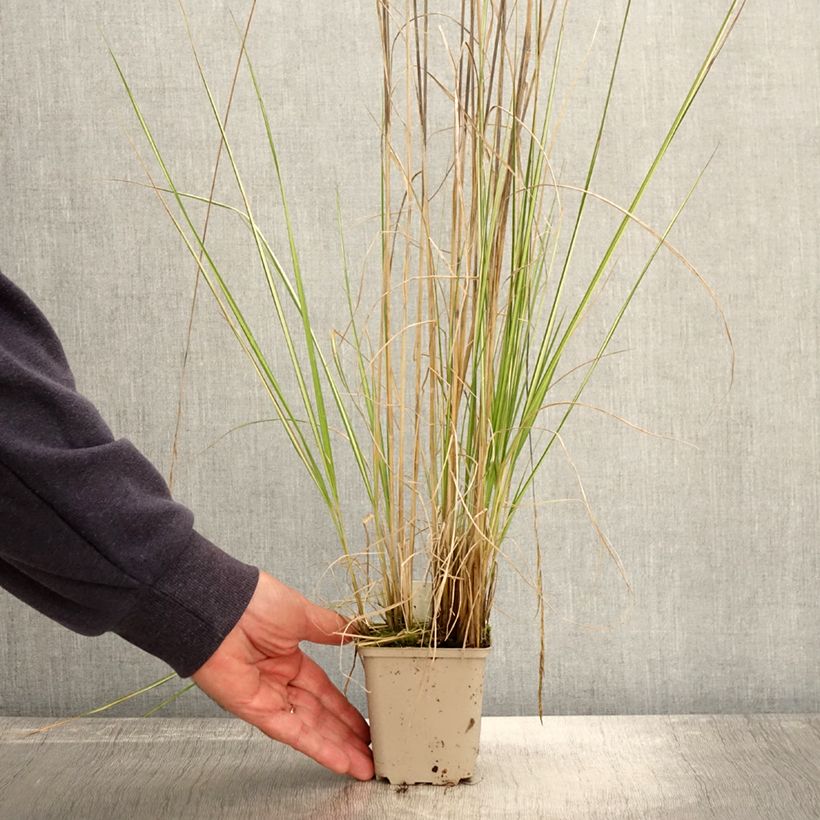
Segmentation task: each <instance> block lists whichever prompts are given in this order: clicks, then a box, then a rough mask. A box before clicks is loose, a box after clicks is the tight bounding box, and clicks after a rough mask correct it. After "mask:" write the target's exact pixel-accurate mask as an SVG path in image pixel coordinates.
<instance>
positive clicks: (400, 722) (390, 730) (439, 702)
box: [359, 646, 490, 785]
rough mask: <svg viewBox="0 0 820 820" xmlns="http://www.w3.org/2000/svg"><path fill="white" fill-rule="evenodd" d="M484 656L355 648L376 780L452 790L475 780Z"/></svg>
mask: <svg viewBox="0 0 820 820" xmlns="http://www.w3.org/2000/svg"><path fill="white" fill-rule="evenodd" d="M489 651H490V647H483V648H466V649H462V648H455V649H451V648H446V649H445V648H438V647H434V648H430V647H417V646H407V647H405V646H362V647H359V655H360V656H361V658H362V663H363V665H364V676H365V687H366V688H367V709H368V713H369V715H370V736H371V740H372V744H373V760H374V763H375V768H376V777H377V778H384V779H386V780H388V781H390V783H393V784H405V783H406V784H412V783H433V784H436V785H452V784H455V783H458V782H459V781H460V780H464V779H466V778H469V777H471V776H472V775H473V772H474V770H475V765H476V759H477V758H478V747H479V739H480V736H481V704H482V700H483V696H484V666H485V660H486V658H487V655H488V653H489Z"/></svg>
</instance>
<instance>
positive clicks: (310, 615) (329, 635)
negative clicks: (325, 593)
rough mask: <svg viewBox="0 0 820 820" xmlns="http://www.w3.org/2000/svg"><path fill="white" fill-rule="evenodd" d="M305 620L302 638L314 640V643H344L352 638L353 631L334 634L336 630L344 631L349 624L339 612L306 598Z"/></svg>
mask: <svg viewBox="0 0 820 820" xmlns="http://www.w3.org/2000/svg"><path fill="white" fill-rule="evenodd" d="M304 614H305V620H304V629H303V633H304V634H303V636H302V640H305V641H313V643H327V644H337V645H338V644H343V643H348V642H349V641H350V640H351V639H352V633H350V632H348V633H347V634H346V635H334V634H333V633H334V632H342V631H343V630H344V628H345V627H346V626H347V624H348V621H347V620H345V618H343V617H342V616H341V615H340V614H339V613H338V612H334V611H333V610H332V609H325V608H324V607H323V606H319V605H318V604H314V603H313V602H312V601H309V600H308V599H307V598H305V612H304Z"/></svg>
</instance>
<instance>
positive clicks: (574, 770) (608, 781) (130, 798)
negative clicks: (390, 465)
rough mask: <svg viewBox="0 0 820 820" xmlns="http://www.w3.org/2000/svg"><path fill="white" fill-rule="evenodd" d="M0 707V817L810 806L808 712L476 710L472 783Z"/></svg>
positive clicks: (813, 740) (158, 724)
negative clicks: (381, 775)
mask: <svg viewBox="0 0 820 820" xmlns="http://www.w3.org/2000/svg"><path fill="white" fill-rule="evenodd" d="M45 722H46V721H44V720H43V719H42V718H36V719H33V718H0V818H2V819H3V820H7V818H8V820H24V819H25V818H38V820H40V818H43V820H45V818H55V819H56V818H60V820H66V819H72V818H81V819H82V820H97V818H123V820H137V818H150V820H160V818H188V817H190V818H194V817H195V818H210V817H247V818H255V817H260V818H262V817H264V818H274V817H287V818H297V817H306V818H307V817H310V818H333V820H339V819H340V818H346V817H355V818H374V819H376V818H377V819H378V820H392V819H393V818H405V817H429V818H441V817H458V818H463V820H472V818H476V817H481V818H484V817H486V818H494V817H522V818H585V820H586V819H587V818H622V817H623V818H626V817H629V818H644V817H645V818H666V819H667V820H678V819H680V820H684V818H685V820H697V818H709V817H719V818H738V819H739V820H756V818H784V820H802V819H803V818H815V819H816V818H820V715H722V716H712V715H688V716H671V717H668V716H623V717H622V716H608V717H580V716H579V717H545V718H544V724H543V726H542V725H541V724H540V723H539V721H538V718H537V717H485V718H484V719H483V721H482V728H481V755H480V757H479V764H478V770H477V774H476V777H475V778H474V780H475V782H473V783H464V784H461V785H459V786H455V787H446V786H410V787H406V788H404V789H402V788H401V787H396V786H391V785H389V784H388V783H386V782H384V781H378V782H377V781H370V782H369V783H360V782H358V781H355V780H352V779H351V778H347V777H340V776H337V775H334V774H332V773H331V772H328V771H327V770H325V769H323V768H322V767H320V766H319V765H317V764H316V763H314V762H313V761H312V760H309V759H308V758H305V757H303V756H301V755H299V754H298V753H296V752H294V751H293V750H292V749H290V748H288V747H285V746H282V745H280V744H277V743H273V742H272V741H269V740H268V739H267V738H265V737H264V736H262V735H261V734H260V733H258V732H256V731H255V730H253V729H251V728H250V727H249V726H246V725H245V724H243V723H240V722H239V721H236V720H230V719H208V720H204V719H179V718H177V719H163V718H149V719H134V718H132V719H119V720H117V719H108V718H91V719H86V720H77V721H74V722H72V723H70V724H68V725H66V726H64V727H61V728H59V729H55V730H52V731H51V732H48V733H45V734H35V735H31V734H29V733H30V732H31V730H32V729H34V728H36V727H38V726H41V725H43V724H44V723H45Z"/></svg>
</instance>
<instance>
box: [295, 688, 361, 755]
mask: <svg viewBox="0 0 820 820" xmlns="http://www.w3.org/2000/svg"><path fill="white" fill-rule="evenodd" d="M288 699H289V700H290V703H291V705H292V706H293V707H294V708H295V714H298V715H299V716H300V717H301V718H302V720H304V721H305V723H307V724H308V726H310V727H311V728H312V729H316V730H317V731H318V732H319V733H320V734H322V735H323V736H324V737H326V738H328V739H330V740H332V741H333V742H334V743H336V745H337V746H339V747H340V748H342V749H344V750H345V751H346V752H348V754H350V753H351V752H354V751H355V752H358V753H359V754H360V755H363V756H364V757H365V758H366V759H367V760H371V759H372V757H373V753H372V752H371V750H370V746H368V744H367V743H365V741H364V740H362V738H361V737H359V735H357V734H356V733H355V732H354V731H353V730H352V729H351V728H350V727H349V726H348V725H347V724H346V723H345V722H344V721H343V720H340V719H339V717H337V716H336V715H334V714H333V713H332V712H330V711H329V710H328V709H326V708H325V707H324V706H322V704H321V703H320V701H319V699H318V698H317V697H316V696H315V695H314V694H313V693H312V692H308V691H306V690H305V689H300V688H299V687H298V686H288Z"/></svg>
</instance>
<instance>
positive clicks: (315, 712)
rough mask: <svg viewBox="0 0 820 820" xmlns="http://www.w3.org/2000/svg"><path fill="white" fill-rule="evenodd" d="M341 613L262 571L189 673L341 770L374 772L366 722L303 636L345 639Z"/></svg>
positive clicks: (274, 732) (245, 715)
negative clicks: (231, 623) (221, 635)
mask: <svg viewBox="0 0 820 820" xmlns="http://www.w3.org/2000/svg"><path fill="white" fill-rule="evenodd" d="M345 624H346V621H345V619H344V618H343V617H342V616H341V615H339V614H338V613H336V612H333V611H332V610H330V609H324V608H323V607H320V606H318V605H317V604H314V603H312V602H310V601H308V600H307V599H306V598H305V597H304V596H303V595H302V594H301V593H299V592H298V591H297V590H295V589H293V588H291V587H289V586H287V585H286V584H283V583H282V582H281V581H278V580H277V579H276V578H274V577H273V576H272V575H269V574H268V573H266V572H261V571H260V573H259V582H258V584H257V586H256V591H255V592H254V594H253V597H252V598H251V600H250V603H249V604H248V607H247V609H246V610H245V612H244V614H243V615H242V617H241V618H240V619H239V621H238V622H237V624H236V626H235V627H234V628H233V630H231V632H230V633H228V635H227V637H226V638H225V640H224V641H223V642H222V644H221V645H220V647H219V649H217V650H216V652H215V653H214V654H213V655H212V656H211V657H210V659H209V660H208V661H206V663H205V664H203V665H202V666H201V667H200V668H199V669H198V670H197V671H196V672H195V673H194V674H193V675H192V678H193V681H194V683H196V685H197V686H198V687H199V688H200V689H202V691H203V692H205V694H206V695H208V696H209V697H210V698H211V699H212V700H214V701H216V702H217V703H218V704H219V705H220V706H222V707H223V708H224V709H227V710H228V711H229V712H232V713H233V714H235V715H236V716H237V717H240V718H242V719H243V720H245V721H247V722H248V723H251V724H253V725H254V726H256V727H258V728H259V729H261V730H262V731H263V732H264V733H265V734H266V735H268V736H269V737H272V738H273V739H274V740H279V741H281V742H282V743H287V744H288V745H289V746H292V747H293V748H294V749H296V750H298V751H300V752H302V753H303V754H306V755H308V756H309V757H312V758H313V759H314V760H315V761H317V762H318V763H321V764H322V765H323V766H326V767H327V768H328V769H330V770H331V771H334V772H337V773H338V774H350V775H351V776H353V777H355V778H357V779H358V780H370V779H371V778H372V777H373V774H374V770H373V755H372V752H371V750H370V747H369V745H368V744H369V743H370V728H369V726H368V725H367V723H366V722H365V720H364V718H363V717H362V715H361V714H360V713H359V711H358V710H357V709H356V708H355V707H354V706H353V705H352V704H351V703H350V702H349V701H348V700H347V698H345V696H344V695H343V694H342V693H341V692H340V691H339V690H338V689H337V688H336V687H335V686H334V685H333V683H332V682H331V680H330V678H328V676H327V674H325V672H324V670H323V669H322V668H321V667H320V666H319V665H318V664H317V663H316V662H315V661H314V660H312V659H311V658H309V657H308V656H307V655H305V654H304V653H303V652H302V650H301V649H300V648H299V642H300V641H303V640H305V641H313V642H314V643H325V644H337V645H338V644H342V643H347V642H348V641H349V640H350V639H351V636H349V635H348V636H342V635H334V634H332V633H333V632H336V631H341V630H342V629H343V628H344V627H345Z"/></svg>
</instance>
